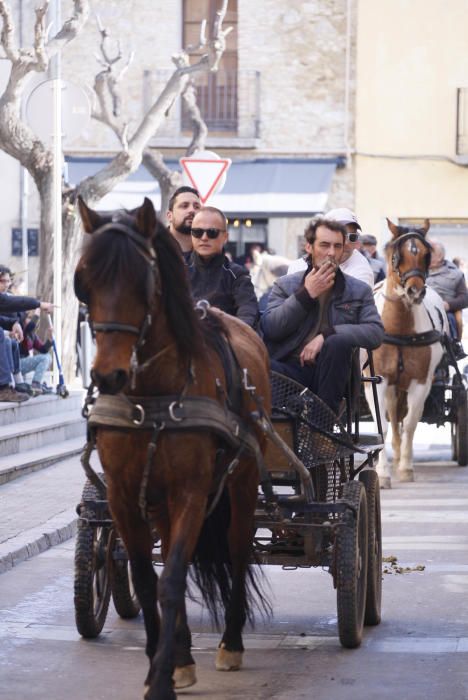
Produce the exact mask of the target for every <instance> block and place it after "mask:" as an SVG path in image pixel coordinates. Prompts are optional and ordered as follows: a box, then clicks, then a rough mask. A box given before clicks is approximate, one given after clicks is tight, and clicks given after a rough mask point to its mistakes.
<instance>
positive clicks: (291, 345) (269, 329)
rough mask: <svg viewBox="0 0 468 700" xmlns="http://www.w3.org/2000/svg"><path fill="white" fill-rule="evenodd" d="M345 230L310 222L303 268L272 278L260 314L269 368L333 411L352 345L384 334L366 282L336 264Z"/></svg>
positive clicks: (371, 344) (374, 342)
mask: <svg viewBox="0 0 468 700" xmlns="http://www.w3.org/2000/svg"><path fill="white" fill-rule="evenodd" d="M346 233H347V231H346V228H345V227H344V226H343V225H342V224H340V223H338V222H336V221H332V220H327V219H324V218H319V219H316V220H315V221H314V222H312V223H311V224H310V225H309V227H308V229H307V231H306V234H307V240H308V241H309V242H310V255H309V257H308V261H307V269H306V271H305V272H302V271H299V272H295V273H293V274H292V275H286V276H285V277H280V278H279V279H278V280H277V281H276V282H275V284H274V285H273V289H272V291H271V294H270V298H269V301H268V306H267V309H266V311H265V313H264V315H263V317H262V328H263V333H264V341H265V343H266V345H267V347H268V350H269V353H270V357H271V369H272V370H274V371H276V372H280V373H282V374H285V375H286V376H288V377H290V378H291V379H294V380H296V381H297V382H299V383H300V384H303V385H304V386H306V387H308V388H309V389H310V390H311V391H313V392H314V393H315V394H317V396H319V397H320V398H321V399H322V400H323V401H324V402H325V403H326V404H327V405H328V406H329V407H330V408H331V410H332V411H333V412H334V413H335V414H337V413H338V410H339V406H340V402H341V399H342V398H343V395H344V391H345V388H346V384H347V381H348V379H349V375H350V370H351V360H352V350H353V348H354V347H362V348H367V349H369V350H372V349H374V348H377V347H378V346H379V345H380V344H381V342H382V340H383V333H384V329H383V325H382V321H381V319H380V316H379V314H378V311H377V309H376V306H375V303H374V298H373V295H372V290H371V289H370V287H369V285H368V284H366V283H365V282H361V281H360V280H357V279H355V278H354V277H351V276H350V275H347V274H343V272H342V271H341V269H340V268H339V267H338V266H339V264H340V261H341V258H342V255H343V248H344V243H345V240H346Z"/></svg>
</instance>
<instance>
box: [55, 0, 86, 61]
mask: <svg viewBox="0 0 468 700" xmlns="http://www.w3.org/2000/svg"><path fill="white" fill-rule="evenodd" d="M47 2H48V0H47ZM73 6H74V10H73V15H72V16H71V17H70V18H69V19H67V20H66V22H64V24H63V26H62V28H61V29H60V31H59V32H57V34H56V35H55V36H54V37H52V39H50V41H48V43H47V46H46V48H47V54H48V57H49V60H50V59H51V58H52V57H53V56H55V55H56V54H57V53H59V52H60V51H62V49H63V48H64V47H65V46H66V44H68V43H69V42H70V41H72V40H73V39H74V38H75V37H76V35H77V34H79V32H80V31H81V29H82V28H83V26H84V24H85V23H86V21H87V19H88V15H89V0H73Z"/></svg>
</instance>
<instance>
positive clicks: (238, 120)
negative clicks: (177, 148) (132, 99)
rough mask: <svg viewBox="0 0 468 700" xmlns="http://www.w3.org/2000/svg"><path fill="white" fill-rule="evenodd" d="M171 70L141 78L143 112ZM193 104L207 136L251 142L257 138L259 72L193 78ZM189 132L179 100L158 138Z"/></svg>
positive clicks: (228, 73) (240, 72) (212, 74)
mask: <svg viewBox="0 0 468 700" xmlns="http://www.w3.org/2000/svg"><path fill="white" fill-rule="evenodd" d="M170 76H171V71H166V70H158V71H152V72H150V71H147V72H146V73H145V75H144V87H143V109H144V110H145V111H146V110H147V109H148V108H149V106H150V104H152V102H153V101H154V100H155V99H156V97H157V95H158V94H159V93H160V92H161V91H162V89H163V88H164V86H165V84H166V83H167V81H168V79H169V77H170ZM193 81H194V83H195V88H196V91H197V103H198V107H199V109H200V112H201V114H202V117H203V119H204V120H205V123H206V125H207V127H208V130H209V133H210V136H212V135H213V134H217V135H220V136H235V137H239V138H247V139H254V138H259V136H260V73H259V72H258V71H252V70H251V71H218V72H217V73H197V74H195V75H194V76H193ZM190 131H191V125H190V119H189V117H188V114H187V112H186V110H185V109H184V104H183V100H182V101H181V100H180V99H179V100H177V103H176V104H175V105H174V107H173V109H172V110H171V113H170V114H169V116H168V118H167V120H166V122H165V124H164V125H163V126H162V127H161V129H159V131H158V136H163V137H170V136H172V137H177V136H181V135H184V133H187V132H190Z"/></svg>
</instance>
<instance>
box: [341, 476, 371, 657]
mask: <svg viewBox="0 0 468 700" xmlns="http://www.w3.org/2000/svg"><path fill="white" fill-rule="evenodd" d="M343 500H345V501H347V502H348V503H349V504H350V505H351V506H352V507H353V509H354V512H353V511H351V510H346V512H345V513H344V515H343V520H342V523H343V524H342V525H341V526H340V527H339V528H338V531H337V536H336V543H335V546H336V553H335V561H336V589H337V590H336V593H337V596H336V597H337V606H338V634H339V637H340V642H341V644H342V645H343V646H344V647H346V648H348V649H353V648H355V647H357V646H359V645H360V643H361V640H362V630H363V626H364V613H365V608H366V589H367V554H368V543H367V539H368V538H367V533H368V525H367V498H366V491H365V488H364V486H363V484H362V483H361V482H360V481H349V482H347V483H346V484H344V486H343Z"/></svg>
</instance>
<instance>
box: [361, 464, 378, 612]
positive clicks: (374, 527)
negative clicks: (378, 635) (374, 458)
mask: <svg viewBox="0 0 468 700" xmlns="http://www.w3.org/2000/svg"><path fill="white" fill-rule="evenodd" d="M359 481H360V482H361V483H362V484H364V487H365V489H366V496H367V520H368V525H369V530H368V543H367V544H368V554H367V594H366V611H365V614H364V624H365V625H378V624H379V622H380V619H381V607H382V522H381V517H380V485H379V477H378V474H377V472H375V471H374V470H373V469H372V470H366V471H363V472H361V473H360V474H359Z"/></svg>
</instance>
